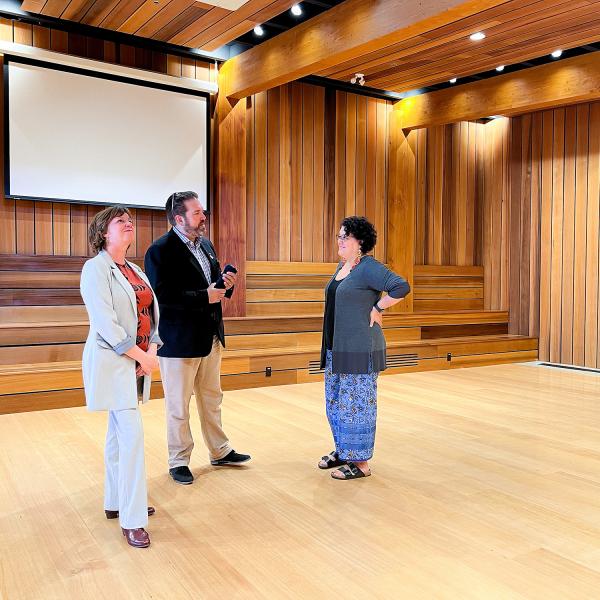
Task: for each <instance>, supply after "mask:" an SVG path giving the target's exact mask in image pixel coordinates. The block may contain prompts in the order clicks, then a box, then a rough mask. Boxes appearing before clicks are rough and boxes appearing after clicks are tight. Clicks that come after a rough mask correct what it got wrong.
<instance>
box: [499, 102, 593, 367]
mask: <svg viewBox="0 0 600 600" xmlns="http://www.w3.org/2000/svg"><path fill="white" fill-rule="evenodd" d="M599 140H600V103H598V102H595V103H592V104H580V105H578V106H568V107H566V108H557V109H554V110H549V111H544V112H540V113H533V114H530V115H523V116H521V117H515V118H513V119H512V126H511V131H510V146H511V157H510V223H511V224H510V231H511V235H510V247H511V250H510V283H509V285H510V288H511V292H510V311H509V312H510V320H509V331H510V332H511V333H516V334H524V335H532V336H537V335H538V334H539V340H540V344H539V353H540V359H541V360H547V361H550V362H554V363H562V364H570V365H578V366H587V367H592V368H600V356H599V352H598V348H599V330H598V314H599V311H600V299H599V294H598V281H599V271H598V270H599V264H600V255H599V248H598V238H599V234H600V230H599V216H598V215H599V212H600V141H599Z"/></svg>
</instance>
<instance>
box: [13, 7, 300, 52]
mask: <svg viewBox="0 0 600 600" xmlns="http://www.w3.org/2000/svg"><path fill="white" fill-rule="evenodd" d="M296 1H297V0H250V1H249V2H246V3H245V4H243V5H242V6H241V7H240V8H238V9H237V10H234V11H231V10H228V9H226V8H220V7H217V6H214V5H212V4H206V3H203V2H197V1H196V0H159V1H158V2H157V3H155V0H24V1H23V4H22V5H21V8H22V9H23V10H26V11H27V12H31V13H37V14H42V15H46V16H50V17H56V18H60V19H66V20H69V21H76V22H79V23H82V24H85V25H92V26H95V27H103V28H105V29H111V30H113V31H120V32H122V33H130V34H134V35H138V36H141V37H145V38H150V39H154V40H159V41H162V42H168V43H171V44H178V45H180V46H188V47H190V48H200V49H202V50H205V51H207V52H212V51H214V50H216V49H217V48H220V47H221V46H223V45H224V44H227V43H228V42H231V41H232V40H234V39H236V38H238V37H239V36H240V35H243V34H244V33H246V32H248V31H250V30H251V29H253V28H254V26H255V25H257V24H260V23H264V22H265V21H267V20H269V19H272V18H273V17H275V16H277V15H279V14H281V13H282V12H284V11H286V10H287V9H289V8H290V7H291V6H292V4H294V3H295V2H296Z"/></svg>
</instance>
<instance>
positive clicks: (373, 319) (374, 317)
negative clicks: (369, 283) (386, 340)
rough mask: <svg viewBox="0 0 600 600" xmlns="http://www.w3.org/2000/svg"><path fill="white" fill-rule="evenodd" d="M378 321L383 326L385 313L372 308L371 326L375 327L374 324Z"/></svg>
mask: <svg viewBox="0 0 600 600" xmlns="http://www.w3.org/2000/svg"><path fill="white" fill-rule="evenodd" d="M375 323H377V325H379V327H381V328H383V315H382V314H381V313H380V312H379V311H378V310H377V309H376V308H372V309H371V324H370V325H369V327H373V325H374V324H375Z"/></svg>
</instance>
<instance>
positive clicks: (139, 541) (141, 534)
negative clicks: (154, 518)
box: [121, 527, 150, 548]
mask: <svg viewBox="0 0 600 600" xmlns="http://www.w3.org/2000/svg"><path fill="white" fill-rule="evenodd" d="M121 531H122V532H123V535H124V536H125V539H126V540H127V543H128V544H129V545H130V546H133V547H134V548H147V547H148V546H149V545H150V536H149V535H148V532H147V531H146V530H145V529H144V528H143V527H140V528H138V529H123V528H122V527H121Z"/></svg>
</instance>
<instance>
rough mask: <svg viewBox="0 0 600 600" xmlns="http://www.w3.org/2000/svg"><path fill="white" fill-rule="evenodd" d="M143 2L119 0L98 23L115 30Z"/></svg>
mask: <svg viewBox="0 0 600 600" xmlns="http://www.w3.org/2000/svg"><path fill="white" fill-rule="evenodd" d="M143 3H144V0H120V1H119V2H118V3H117V5H116V6H115V7H114V8H113V9H112V10H111V11H110V13H109V14H108V15H107V16H106V18H105V19H104V20H103V21H102V22H101V23H100V27H104V28H105V29H112V30H113V31H116V30H117V28H118V27H120V26H121V25H122V24H123V23H124V22H125V21H126V20H127V19H129V17H130V16H131V15H132V14H133V13H134V12H135V11H136V10H137V9H138V8H139V7H140V6H141V5H142V4H143Z"/></svg>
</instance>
